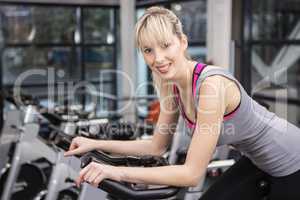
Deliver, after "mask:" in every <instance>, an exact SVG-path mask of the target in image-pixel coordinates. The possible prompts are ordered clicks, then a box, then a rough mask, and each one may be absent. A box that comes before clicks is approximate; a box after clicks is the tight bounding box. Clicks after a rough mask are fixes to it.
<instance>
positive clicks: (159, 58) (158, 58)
mask: <svg viewBox="0 0 300 200" xmlns="http://www.w3.org/2000/svg"><path fill="white" fill-rule="evenodd" d="M154 57H155V59H154V61H155V63H156V64H162V63H164V58H165V55H164V53H163V52H162V51H160V50H158V49H156V50H155V52H154Z"/></svg>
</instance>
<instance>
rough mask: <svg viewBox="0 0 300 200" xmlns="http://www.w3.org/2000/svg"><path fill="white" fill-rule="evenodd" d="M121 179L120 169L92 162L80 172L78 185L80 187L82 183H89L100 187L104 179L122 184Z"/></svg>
mask: <svg viewBox="0 0 300 200" xmlns="http://www.w3.org/2000/svg"><path fill="white" fill-rule="evenodd" d="M121 177H122V176H121V172H120V170H119V169H118V167H114V166H110V165H104V164H100V163H96V162H91V163H90V164H88V165H87V166H86V167H85V168H83V169H82V170H81V171H80V173H79V177H78V178H77V180H76V184H77V186H79V185H80V184H81V183H82V182H88V183H90V184H91V185H93V186H95V187H98V185H99V183H101V181H103V180H104V179H110V180H114V181H118V182H120V181H121Z"/></svg>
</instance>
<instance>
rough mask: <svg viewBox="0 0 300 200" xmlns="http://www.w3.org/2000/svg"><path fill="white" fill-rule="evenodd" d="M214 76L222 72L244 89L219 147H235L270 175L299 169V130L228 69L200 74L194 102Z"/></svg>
mask: <svg viewBox="0 0 300 200" xmlns="http://www.w3.org/2000/svg"><path fill="white" fill-rule="evenodd" d="M213 75H222V76H224V77H226V78H228V79H230V80H232V81H234V82H235V83H236V84H237V86H238V87H239V89H240V92H241V102H240V105H239V107H238V109H237V110H236V111H235V112H234V113H233V115H232V116H231V117H230V118H229V119H225V118H224V120H223V123H222V125H221V133H220V136H219V139H218V143H217V146H220V145H231V146H233V147H235V148H236V149H237V150H239V151H240V152H241V153H242V154H244V155H245V156H247V157H248V158H249V159H250V160H251V161H252V162H253V163H254V164H255V165H256V166H257V167H258V168H260V169H261V170H263V171H265V172H266V173H268V174H269V175H271V176H275V177H280V176H286V175H289V174H292V173H294V172H296V171H298V170H299V169H300V129H299V128H298V127H296V126H294V125H293V124H291V123H289V122H287V121H286V120H285V119H282V118H279V117H277V116H276V115H275V114H274V113H272V112H269V111H268V110H267V109H266V108H265V107H263V106H261V105H260V104H258V103H257V102H256V101H255V100H253V99H252V98H251V97H250V96H249V95H248V94H247V92H246V91H245V90H244V88H243V87H242V85H241V84H240V83H239V81H237V80H236V79H235V78H234V77H233V76H232V75H231V74H230V73H229V72H228V70H227V69H225V68H221V67H207V70H206V71H203V72H202V73H201V74H200V76H199V78H198V80H197V83H196V96H195V102H198V97H199V94H198V93H199V91H200V85H201V83H202V82H203V80H204V79H205V78H207V77H209V76H213ZM190 131H192V132H193V130H190Z"/></svg>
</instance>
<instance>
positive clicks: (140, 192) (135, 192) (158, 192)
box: [81, 151, 180, 200]
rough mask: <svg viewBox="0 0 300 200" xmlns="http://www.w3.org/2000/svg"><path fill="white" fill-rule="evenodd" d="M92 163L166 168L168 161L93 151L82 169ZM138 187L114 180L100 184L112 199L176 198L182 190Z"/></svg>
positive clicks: (85, 160)
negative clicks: (117, 155) (116, 155)
mask: <svg viewBox="0 0 300 200" xmlns="http://www.w3.org/2000/svg"><path fill="white" fill-rule="evenodd" d="M90 162H100V163H106V164H111V165H114V166H120V165H122V166H124V164H125V166H145V167H153V166H165V165H167V164H168V162H167V160H165V159H164V158H162V157H155V156H142V157H132V156H129V157H128V156H124V157H113V156H110V155H108V154H105V153H104V152H101V151H92V152H89V153H87V154H85V155H84V156H82V158H81V167H82V168H83V167H85V166H87V165H88V164H89V163H90ZM144 187H146V189H145V188H141V187H140V186H139V187H137V186H136V185H135V184H131V183H123V182H122V183H119V182H116V181H112V180H104V181H102V182H101V183H100V185H99V188H100V189H101V190H104V191H106V192H107V193H108V194H109V197H110V199H147V200H151V199H166V198H170V197H174V196H175V195H176V194H177V193H178V192H179V190H180V188H178V187H168V186H165V187H158V186H153V187H151V188H150V187H148V186H144Z"/></svg>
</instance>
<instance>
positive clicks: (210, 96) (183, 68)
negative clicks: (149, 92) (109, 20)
mask: <svg viewBox="0 0 300 200" xmlns="http://www.w3.org/2000/svg"><path fill="white" fill-rule="evenodd" d="M136 43H137V46H138V48H139V49H140V51H141V53H142V55H143V57H144V59H145V61H146V63H147V65H148V66H149V68H150V69H151V71H152V74H153V78H154V82H155V85H156V86H157V88H158V91H159V97H160V104H161V111H160V115H159V119H158V122H157V126H156V129H155V131H154V136H153V139H152V140H149V141H96V140H91V139H86V138H82V137H77V138H75V139H74V140H73V141H72V144H71V146H70V150H69V151H68V152H66V156H68V155H74V154H82V153H85V152H88V151H91V150H95V149H98V150H103V151H107V152H111V153H117V154H125V155H146V154H152V155H162V154H163V153H164V152H165V151H166V149H167V146H168V145H169V143H170V141H171V139H172V135H173V133H174V131H175V130H174V127H175V126H174V124H176V123H177V121H178V117H179V115H180V114H181V115H182V116H183V117H184V119H185V123H186V125H187V130H188V131H189V133H190V135H191V137H192V139H191V143H190V146H189V149H188V152H187V156H186V160H185V163H184V164H182V165H171V166H164V167H152V168H142V167H113V166H108V165H103V164H96V163H91V164H90V165H88V166H87V167H85V168H84V169H82V170H81V172H80V175H79V178H78V180H77V182H78V184H80V183H81V182H83V181H86V182H89V183H91V184H92V185H95V186H97V185H98V184H99V183H100V182H101V181H102V180H103V179H112V180H115V181H126V182H133V183H145V184H157V185H170V186H179V187H189V186H195V185H197V183H198V182H199V180H200V179H201V177H202V176H204V175H205V173H206V167H207V165H208V163H209V161H210V159H211V157H212V154H213V152H214V150H215V148H216V146H218V145H225V144H227V145H232V146H234V147H235V148H236V149H238V150H240V151H241V152H242V153H243V154H244V155H245V156H244V157H243V158H242V159H241V160H239V161H238V162H237V163H236V164H235V165H234V166H233V167H231V168H230V169H229V170H227V171H226V172H225V174H224V175H223V176H222V177H221V178H220V179H219V180H218V181H217V183H216V184H214V185H213V186H212V187H211V188H210V189H209V190H208V191H207V193H205V194H204V196H203V197H202V198H201V199H211V200H216V199H222V200H225V199H230V200H233V199H239V200H240V199H244V200H245V199H249V200H250V199H251V200H254V199H261V195H262V194H260V191H259V190H258V188H257V182H259V180H261V179H262V178H263V179H268V181H269V183H270V196H269V197H270V199H281V200H282V199H295V200H296V199H297V200H298V199H300V192H299V190H298V182H299V180H300V171H299V169H300V130H299V129H298V128H297V127H295V126H293V125H292V124H290V123H288V122H287V121H286V120H283V119H281V118H279V117H277V116H276V115H275V114H274V113H271V112H269V111H267V110H266V109H265V108H264V107H262V106H260V105H259V104H257V103H256V102H255V101H254V100H252V99H251V97H249V96H248V95H247V93H246V92H245V90H244V89H243V87H242V86H241V85H240V83H239V82H238V81H237V80H236V79H235V78H234V77H233V76H232V75H231V74H229V73H228V72H227V71H226V70H225V69H224V68H221V67H216V66H207V65H205V64H202V63H197V62H196V61H193V60H191V59H190V58H189V57H188V55H187V53H186V51H187V47H188V41H187V37H186V35H185V34H184V33H183V31H182V24H181V22H180V20H179V19H178V18H177V17H176V15H175V14H174V13H173V12H171V11H170V10H168V9H165V8H160V7H151V8H149V9H147V10H146V12H145V14H144V15H143V16H142V17H141V18H140V19H139V20H138V22H137V24H136ZM178 108H179V109H178Z"/></svg>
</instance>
